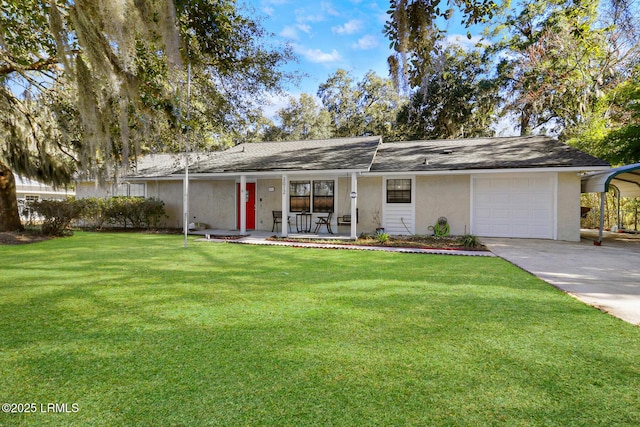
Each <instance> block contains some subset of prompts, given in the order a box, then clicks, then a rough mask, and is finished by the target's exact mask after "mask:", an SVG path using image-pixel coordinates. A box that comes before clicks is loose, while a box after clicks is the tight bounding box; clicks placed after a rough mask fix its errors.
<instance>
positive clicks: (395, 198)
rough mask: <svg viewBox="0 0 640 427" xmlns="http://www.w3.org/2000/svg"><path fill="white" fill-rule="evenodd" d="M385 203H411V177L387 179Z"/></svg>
mask: <svg viewBox="0 0 640 427" xmlns="http://www.w3.org/2000/svg"><path fill="white" fill-rule="evenodd" d="M387 203H411V179H388V180H387Z"/></svg>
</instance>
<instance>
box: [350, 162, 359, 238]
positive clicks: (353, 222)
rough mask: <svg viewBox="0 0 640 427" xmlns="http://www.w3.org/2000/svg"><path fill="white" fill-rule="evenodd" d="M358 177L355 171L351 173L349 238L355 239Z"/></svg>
mask: <svg viewBox="0 0 640 427" xmlns="http://www.w3.org/2000/svg"><path fill="white" fill-rule="evenodd" d="M357 209H358V178H357V177H356V173H355V172H353V173H352V174H351V238H352V239H354V240H355V239H357V238H358V232H357V231H356V230H357V225H358V215H357V212H358V211H357Z"/></svg>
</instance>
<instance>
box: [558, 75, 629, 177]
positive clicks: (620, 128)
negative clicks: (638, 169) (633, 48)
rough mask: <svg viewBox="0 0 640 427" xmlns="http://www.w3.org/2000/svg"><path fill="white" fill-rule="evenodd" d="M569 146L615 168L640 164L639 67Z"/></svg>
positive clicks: (601, 104)
mask: <svg viewBox="0 0 640 427" xmlns="http://www.w3.org/2000/svg"><path fill="white" fill-rule="evenodd" d="M592 116H593V117H592V119H591V120H589V121H588V122H587V123H585V125H584V126H583V127H582V128H581V129H577V130H576V132H575V135H574V136H573V138H571V139H569V141H568V143H569V144H571V145H574V146H576V147H577V148H579V149H581V150H584V151H586V152H588V153H590V154H593V155H594V156H597V157H599V158H601V159H603V160H606V161H608V162H609V163H611V164H613V165H621V164H629V163H638V162H640V66H636V67H635V69H634V70H633V72H632V73H631V77H630V78H629V79H628V80H625V81H623V82H622V83H620V84H619V85H618V86H616V87H615V88H613V89H612V90H610V91H609V92H608V93H607V94H606V95H605V96H604V97H603V98H602V99H601V100H600V102H599V103H598V107H597V108H596V109H595V111H594V114H593V115H592Z"/></svg>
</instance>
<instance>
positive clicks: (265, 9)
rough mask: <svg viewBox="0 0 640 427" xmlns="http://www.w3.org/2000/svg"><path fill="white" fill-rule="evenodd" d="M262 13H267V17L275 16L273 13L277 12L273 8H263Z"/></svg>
mask: <svg viewBox="0 0 640 427" xmlns="http://www.w3.org/2000/svg"><path fill="white" fill-rule="evenodd" d="M262 11H263V12H264V13H265V15H267V16H273V13H274V12H275V10H274V9H273V8H272V7H271V6H265V7H263V8H262Z"/></svg>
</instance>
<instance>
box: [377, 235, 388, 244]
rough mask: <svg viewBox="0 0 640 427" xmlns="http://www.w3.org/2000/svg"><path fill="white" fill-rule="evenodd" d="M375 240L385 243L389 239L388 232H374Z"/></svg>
mask: <svg viewBox="0 0 640 427" xmlns="http://www.w3.org/2000/svg"><path fill="white" fill-rule="evenodd" d="M376 240H377V241H378V243H386V242H388V241H389V234H388V233H378V234H376Z"/></svg>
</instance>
